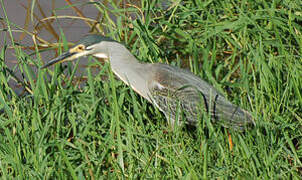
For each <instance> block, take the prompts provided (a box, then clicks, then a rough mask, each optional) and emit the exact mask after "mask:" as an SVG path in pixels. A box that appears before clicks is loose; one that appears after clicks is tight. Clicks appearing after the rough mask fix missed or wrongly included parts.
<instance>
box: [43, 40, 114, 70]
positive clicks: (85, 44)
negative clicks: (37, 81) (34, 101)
mask: <svg viewBox="0 0 302 180" xmlns="http://www.w3.org/2000/svg"><path fill="white" fill-rule="evenodd" d="M106 42H116V41H114V40H113V39H111V38H109V37H104V36H101V35H97V34H92V35H87V36H85V37H83V38H82V39H81V40H80V41H79V43H77V45H75V46H74V47H73V48H71V49H69V50H68V51H67V52H65V53H63V54H62V55H60V56H59V57H57V58H55V59H53V60H50V61H49V62H48V63H46V64H45V65H44V66H42V67H41V68H42V69H43V68H47V67H49V66H51V65H54V64H57V63H62V62H65V61H73V60H75V59H77V58H79V57H82V56H88V55H92V56H95V57H98V58H108V56H109V55H108V50H107V45H106Z"/></svg>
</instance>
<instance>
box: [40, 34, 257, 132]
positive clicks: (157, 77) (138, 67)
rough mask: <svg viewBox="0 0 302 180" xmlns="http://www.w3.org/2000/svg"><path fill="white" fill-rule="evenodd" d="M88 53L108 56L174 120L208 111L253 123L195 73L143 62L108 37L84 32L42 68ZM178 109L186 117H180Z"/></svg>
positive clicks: (191, 120) (229, 123) (192, 120)
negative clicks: (82, 35) (81, 37)
mask: <svg viewBox="0 0 302 180" xmlns="http://www.w3.org/2000/svg"><path fill="white" fill-rule="evenodd" d="M88 55H92V56H95V57H98V58H106V59H108V60H109V62H110V66H111V69H112V71H113V72H114V73H115V74H116V75H117V76H118V77H119V78H120V79H121V80H122V81H123V82H125V83H126V84H128V85H130V86H131V87H132V88H133V89H134V91H136V92H137V93H138V94H140V95H141V96H143V97H144V98H145V99H147V100H148V101H149V102H151V103H153V104H155V105H156V106H157V107H158V108H159V109H160V110H161V111H162V112H163V113H164V114H165V115H166V117H167V119H168V120H170V122H171V123H172V124H175V123H177V124H181V123H183V122H184V123H187V124H191V125H196V124H197V122H198V121H199V120H202V116H203V115H204V114H205V113H206V114H209V115H210V116H211V117H212V119H213V121H214V122H219V123H221V124H222V125H223V126H225V127H232V128H235V129H239V130H242V129H244V127H245V125H247V124H252V123H254V122H253V118H252V116H251V115H250V113H249V112H247V111H245V110H243V109H241V108H239V107H238V106H235V105H233V104H232V103H230V102H229V101H228V100H227V99H226V98H225V97H224V96H223V95H222V94H220V93H219V92H217V91H216V90H215V88H214V87H212V86H211V85H210V84H208V83H207V82H205V81H203V80H202V79H200V78H199V77H197V76H195V75H194V74H193V73H191V72H189V71H186V70H183V69H180V68H177V67H173V66H170V65H166V64H159V63H158V64H148V63H140V62H138V61H137V59H136V58H135V57H134V56H133V55H132V54H131V53H130V51H129V50H128V49H127V48H126V47H125V46H124V45H122V44H121V43H119V42H117V41H114V40H112V39H111V38H108V37H104V36H100V35H88V36H85V37H84V38H83V39H81V40H80V41H79V43H78V44H77V45H76V46H75V47H74V48H71V49H70V50H69V51H68V52H66V53H63V54H62V55H61V56H59V57H57V58H55V59H53V60H52V61H49V62H48V63H47V64H46V65H44V66H42V68H46V67H48V66H50V65H53V64H56V63H60V62H64V61H71V60H74V59H77V58H79V57H82V56H88ZM178 110H180V112H181V113H182V114H183V116H184V119H180V118H177V115H178V112H177V111H178ZM184 120H186V121H184Z"/></svg>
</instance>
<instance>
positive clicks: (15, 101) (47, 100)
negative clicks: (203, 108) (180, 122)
mask: <svg viewBox="0 0 302 180" xmlns="http://www.w3.org/2000/svg"><path fill="white" fill-rule="evenodd" d="M0 2H1V3H2V4H1V5H3V2H2V0H1V1H0ZM33 2H34V1H33ZM148 2H149V3H148ZM150 2H151V3H150ZM107 3H108V4H110V6H109V5H108V4H98V3H95V4H87V5H89V6H94V7H95V8H97V9H98V10H99V11H100V13H101V14H102V15H104V17H103V18H102V19H97V21H98V22H99V23H100V26H97V29H96V31H100V32H103V31H104V32H107V33H106V34H107V35H108V36H111V37H113V38H115V39H117V40H120V41H122V42H124V43H125V44H126V45H127V47H128V48H129V50H131V51H132V53H133V54H134V55H135V56H137V57H138V59H140V60H141V61H144V62H163V63H169V64H173V65H176V66H181V67H184V68H189V69H190V70H191V71H192V72H194V73H195V74H196V75H198V76H200V77H201V78H203V79H205V80H206V81H208V82H209V83H210V84H212V85H214V86H215V87H216V88H217V89H218V90H219V91H220V92H222V93H223V94H224V95H226V96H227V97H228V99H229V100H231V101H232V102H233V103H235V104H237V105H239V106H241V107H243V108H244V109H247V110H249V111H250V112H251V113H252V114H253V116H254V117H255V121H256V127H255V128H253V129H251V130H250V131H248V132H245V133H240V132H236V131H232V130H230V133H231V135H232V139H233V143H234V148H233V150H232V151H230V150H229V145H228V138H227V131H226V129H224V128H221V127H219V126H216V125H214V126H213V127H214V128H209V127H208V128H207V127H206V126H205V125H204V124H205V123H202V122H203V121H205V120H206V119H205V118H203V119H201V123H200V126H198V127H197V128H193V129H192V128H187V127H183V128H176V129H175V130H174V131H172V130H171V129H170V128H169V126H168V124H167V122H166V120H165V117H164V115H163V114H162V113H160V111H159V110H158V109H156V108H155V107H153V106H152V105H151V104H149V103H147V101H146V100H144V99H143V98H141V97H139V96H138V95H137V94H136V93H135V92H133V91H132V90H131V89H130V88H129V87H127V86H126V85H124V84H123V83H122V82H120V81H118V80H116V79H115V78H114V75H113V73H112V72H111V71H110V68H109V64H108V63H106V64H105V65H101V64H100V63H99V62H98V61H95V60H93V59H92V58H91V59H90V61H89V62H90V63H89V65H88V66H89V67H88V68H87V73H86V78H87V81H86V82H85V86H84V87H82V88H79V87H78V86H77V85H75V84H74V81H73V80H75V76H74V73H75V71H76V69H72V68H71V66H69V67H68V68H67V70H65V71H64V72H62V68H61V67H62V66H56V67H55V68H54V70H53V71H52V70H39V71H38V73H37V74H35V73H33V70H32V69H31V68H32V67H31V66H29V65H28V64H36V65H37V66H40V65H41V64H42V60H41V59H40V58H39V56H36V57H37V58H36V57H35V56H30V55H28V54H25V53H24V52H23V51H22V50H21V49H20V47H18V46H16V45H14V44H12V45H10V46H11V47H13V48H15V54H16V56H17V60H18V62H19V64H18V65H17V67H18V68H20V71H21V72H22V73H23V74H24V77H25V78H24V79H23V81H24V83H25V85H26V87H27V92H28V93H27V95H24V96H22V97H20V96H17V95H16V94H15V93H14V90H13V89H12V88H11V87H10V86H8V84H7V82H8V80H10V79H14V77H13V75H12V74H11V73H9V71H8V70H7V66H6V64H5V47H2V50H1V53H0V109H1V112H0V133H1V135H0V176H1V177H3V178H10V177H16V178H19V179H32V178H35V179H42V178H43V179H44V178H45V179H50V178H57V179H70V178H73V179H87V178H88V179H89V178H92V177H93V178H95V179H99V178H101V177H102V178H119V179H122V178H129V179H134V178H135V179H136V178H141V179H144V178H156V179H202V178H204V179H214V178H215V179H231V178H232V179H288V178H292V179H300V178H301V176H302V144H301V142H302V126H301V125H302V56H301V52H302V35H301V33H302V25H301V24H302V4H301V2H300V1H278V0H276V1H272V2H271V1H269V2H266V1H252V0H243V1H236V0H225V1H211V0H209V1H200V2H199V1H197V0H196V1H186V2H184V3H180V1H178V2H175V3H174V4H173V5H171V6H169V8H168V9H164V8H162V7H161V6H160V1H146V0H143V1H138V3H137V8H136V7H134V6H127V8H126V9H124V8H121V7H120V6H119V5H118V2H107ZM34 6H35V4H34V3H33V7H34ZM1 7H2V6H1ZM108 7H112V8H108ZM2 8H3V9H2V11H3V13H4V14H5V11H6V9H5V7H2ZM64 8H66V9H68V8H71V7H70V6H66V7H64ZM141 12H142V13H143V15H144V17H143V16H142V14H141ZM135 15H136V17H137V18H136V19H132V20H131V19H129V18H130V16H132V17H133V16H135ZM113 17H115V18H116V19H115V20H113V19H114V18H113ZM2 18H3V20H2V21H3V22H4V23H5V24H6V25H7V29H8V32H9V33H11V32H12V29H16V28H17V27H16V25H14V23H13V22H10V20H9V19H7V18H6V17H2ZM111 18H113V19H111ZM114 21H115V22H114ZM8 24H9V26H8ZM58 31H61V32H63V31H62V30H58ZM60 36H61V37H62V41H63V42H64V47H65V49H66V48H67V42H66V40H65V37H64V34H63V33H61V35H60ZM11 37H12V35H11ZM35 53H39V49H37V46H36V51H35ZM43 61H44V62H45V60H43ZM70 65H71V64H70ZM95 65H99V66H103V67H102V69H101V70H100V72H99V73H98V74H97V75H96V76H92V71H91V69H90V67H91V66H95ZM75 66H77V64H76V65H75ZM47 72H48V73H50V74H51V75H52V77H51V80H50V81H47Z"/></svg>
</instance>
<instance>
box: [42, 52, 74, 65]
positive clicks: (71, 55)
mask: <svg viewBox="0 0 302 180" xmlns="http://www.w3.org/2000/svg"><path fill="white" fill-rule="evenodd" d="M76 54H77V52H70V51H67V52H65V53H63V54H61V55H60V56H59V57H57V58H54V59H53V60H51V61H49V62H48V63H46V64H45V65H44V66H42V67H41V69H44V68H47V67H49V66H51V65H54V64H57V63H62V62H64V61H71V60H73V59H75V58H77V56H75V55H76Z"/></svg>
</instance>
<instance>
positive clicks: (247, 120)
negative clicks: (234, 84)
mask: <svg viewBox="0 0 302 180" xmlns="http://www.w3.org/2000/svg"><path fill="white" fill-rule="evenodd" d="M216 103H217V104H216V105H215V109H214V111H215V114H216V120H217V121H218V122H219V123H221V124H222V125H223V126H225V127H230V128H233V129H236V130H241V131H243V130H245V128H246V127H247V126H249V125H255V122H254V119H253V117H252V115H251V114H250V113H249V112H248V111H246V110H244V109H241V108H240V107H238V106H235V105H233V104H232V103H230V102H229V101H228V100H226V99H225V98H221V99H220V100H217V101H216Z"/></svg>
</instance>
